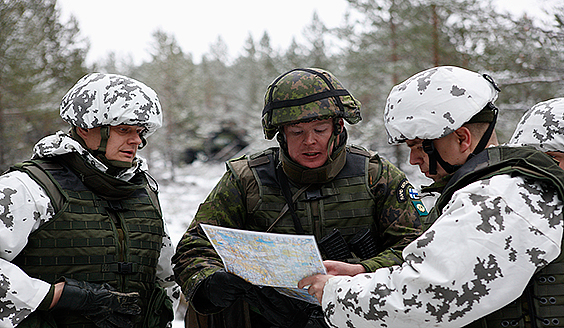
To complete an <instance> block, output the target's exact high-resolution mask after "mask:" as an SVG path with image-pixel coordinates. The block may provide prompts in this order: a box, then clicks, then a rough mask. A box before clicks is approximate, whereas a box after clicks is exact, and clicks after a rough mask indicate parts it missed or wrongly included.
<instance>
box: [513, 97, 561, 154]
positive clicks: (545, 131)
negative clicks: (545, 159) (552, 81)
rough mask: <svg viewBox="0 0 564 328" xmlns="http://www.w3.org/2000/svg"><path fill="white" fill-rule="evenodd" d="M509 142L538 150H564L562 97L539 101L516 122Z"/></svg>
mask: <svg viewBox="0 0 564 328" xmlns="http://www.w3.org/2000/svg"><path fill="white" fill-rule="evenodd" d="M509 144H511V145H518V146H532V147H534V148H536V149H538V150H540V151H543V152H547V151H558V152H564V98H554V99H550V100H547V101H543V102H540V103H538V104H536V105H534V106H533V107H532V108H531V109H529V110H528V111H527V112H526V113H525V115H523V117H522V118H521V120H520V121H519V124H517V128H516V129H515V132H513V136H511V139H510V140H509Z"/></svg>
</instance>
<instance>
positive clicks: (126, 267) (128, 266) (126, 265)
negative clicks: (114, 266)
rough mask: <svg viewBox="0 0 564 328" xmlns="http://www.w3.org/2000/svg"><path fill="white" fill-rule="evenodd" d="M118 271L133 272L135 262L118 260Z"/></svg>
mask: <svg viewBox="0 0 564 328" xmlns="http://www.w3.org/2000/svg"><path fill="white" fill-rule="evenodd" d="M118 273H120V274H132V273H133V263H132V262H118Z"/></svg>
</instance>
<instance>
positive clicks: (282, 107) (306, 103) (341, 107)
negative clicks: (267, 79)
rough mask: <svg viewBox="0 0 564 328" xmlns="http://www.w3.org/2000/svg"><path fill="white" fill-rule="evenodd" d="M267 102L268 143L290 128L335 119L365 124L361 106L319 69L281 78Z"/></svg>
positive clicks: (301, 70)
mask: <svg viewBox="0 0 564 328" xmlns="http://www.w3.org/2000/svg"><path fill="white" fill-rule="evenodd" d="M264 98H265V99H264V102H265V105H264V109H263V111H262V127H263V132H264V136H265V138H266V139H268V140H270V139H272V138H274V136H275V135H276V133H277V132H278V130H279V128H280V127H282V126H284V125H287V124H293V123H298V122H309V121H313V120H318V119H327V118H332V117H337V118H343V119H345V120H346V121H347V122H348V123H349V124H356V123H358V122H359V121H360V120H361V116H360V102H359V101H358V100H356V99H355V98H354V97H353V96H352V95H351V94H350V93H349V92H348V91H347V90H346V89H345V88H344V87H343V85H342V84H341V82H339V81H338V80H337V79H336V78H335V76H333V74H331V73H330V72H328V71H325V70H322V69H319V68H296V69H293V70H290V71H288V72H286V73H284V74H282V75H280V76H279V77H277V78H276V79H275V80H274V81H273V82H272V83H271V84H270V86H268V88H267V90H266V94H265V97H264Z"/></svg>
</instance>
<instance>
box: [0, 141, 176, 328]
mask: <svg viewBox="0 0 564 328" xmlns="http://www.w3.org/2000/svg"><path fill="white" fill-rule="evenodd" d="M68 152H78V153H80V154H82V155H83V156H86V157H88V159H89V160H90V161H91V162H93V164H95V165H96V166H97V167H101V166H102V167H105V166H104V164H102V163H101V162H100V161H98V160H97V159H95V158H94V157H92V155H90V153H89V152H88V151H86V150H84V149H83V148H82V146H80V144H79V143H78V142H76V141H75V140H73V139H72V138H70V137H69V136H67V135H66V134H64V133H63V132H61V131H59V132H57V134H55V135H52V136H48V137H46V138H44V139H42V140H41V141H39V142H38V144H36V145H35V147H34V155H33V157H34V158H41V157H49V156H56V155H61V154H65V153H68ZM136 162H137V163H138V164H137V165H135V166H134V167H132V168H130V169H128V170H127V173H125V174H122V175H120V178H121V179H123V180H127V179H128V178H127V177H132V176H133V175H134V174H135V172H138V171H139V170H146V168H147V165H146V164H145V162H144V161H143V160H142V159H141V158H139V157H137V158H136ZM53 214H54V213H53V206H52V205H51V202H50V199H49V197H48V196H47V194H46V192H45V191H44V190H43V189H42V188H41V187H40V186H39V185H38V184H37V183H36V182H35V181H34V180H33V179H31V178H30V177H29V176H28V175H27V174H25V173H22V172H18V171H15V172H10V173H7V174H4V175H0V327H2V328H3V327H9V328H11V327H15V326H16V325H17V324H18V323H19V322H21V321H22V320H23V319H25V317H27V316H28V315H29V314H30V313H31V312H33V311H34V310H35V309H36V308H37V307H38V306H39V305H40V304H41V301H43V299H44V297H45V296H46V295H47V293H48V292H49V288H50V286H51V285H50V283H48V282H45V281H41V280H38V279H34V278H31V277H29V276H28V275H27V274H26V273H25V272H23V271H22V270H21V269H20V268H18V267H17V266H15V265H14V264H12V263H11V262H10V261H11V260H13V259H14V258H15V257H16V256H17V255H18V254H19V253H20V252H21V251H22V249H23V248H24V247H25V245H26V243H27V238H28V236H29V234H31V233H32V232H33V231H35V230H37V229H38V228H39V227H40V226H41V225H42V224H44V223H46V222H48V221H49V220H50V219H51V218H52V216H53ZM165 231H166V234H165V236H164V237H163V248H162V249H161V254H160V257H159V262H158V265H157V283H158V284H159V285H161V286H162V287H164V288H166V290H167V293H168V295H169V297H170V298H171V300H173V303H174V308H176V307H177V305H178V303H179V298H180V294H181V292H180V289H179V287H178V285H177V284H176V283H175V282H174V273H173V271H172V265H171V262H170V258H171V257H172V255H173V254H174V246H173V245H172V241H171V240H170V237H169V234H168V230H167V226H166V222H165Z"/></svg>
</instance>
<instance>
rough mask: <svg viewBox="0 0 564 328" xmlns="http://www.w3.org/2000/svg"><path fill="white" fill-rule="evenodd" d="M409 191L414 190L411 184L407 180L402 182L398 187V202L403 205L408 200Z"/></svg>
mask: <svg viewBox="0 0 564 328" xmlns="http://www.w3.org/2000/svg"><path fill="white" fill-rule="evenodd" d="M409 189H413V187H412V186H411V183H409V181H408V180H407V179H403V180H401V182H400V183H399V186H398V190H396V197H397V199H398V202H400V203H403V202H405V201H406V200H407V197H408V190H409Z"/></svg>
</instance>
